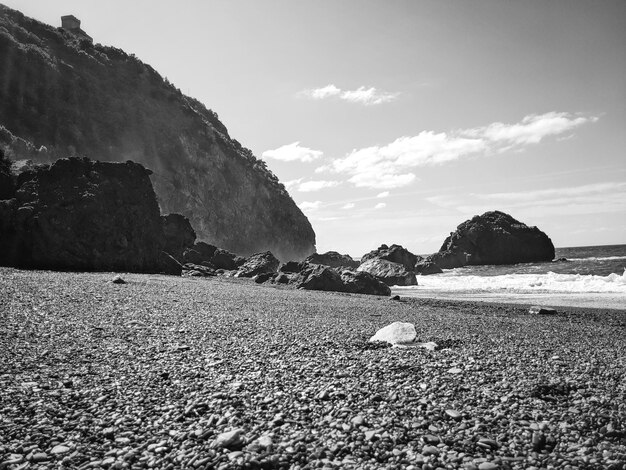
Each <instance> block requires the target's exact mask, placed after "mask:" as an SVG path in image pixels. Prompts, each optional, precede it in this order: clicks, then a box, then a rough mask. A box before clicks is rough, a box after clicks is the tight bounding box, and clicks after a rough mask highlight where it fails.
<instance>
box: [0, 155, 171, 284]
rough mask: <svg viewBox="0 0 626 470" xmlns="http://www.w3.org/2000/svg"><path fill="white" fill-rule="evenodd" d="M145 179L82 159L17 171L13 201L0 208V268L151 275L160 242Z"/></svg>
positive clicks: (133, 168)
mask: <svg viewBox="0 0 626 470" xmlns="http://www.w3.org/2000/svg"><path fill="white" fill-rule="evenodd" d="M150 173H151V172H150V171H149V170H147V169H146V168H144V167H143V166H141V165H139V164H137V163H133V162H126V163H111V162H96V161H92V160H89V159H87V158H69V159H61V160H58V161H56V162H55V163H53V164H52V165H41V166H38V167H34V168H30V169H27V170H25V171H24V172H22V173H21V174H19V175H18V176H17V184H16V191H15V197H14V198H12V199H9V200H4V201H0V240H2V243H1V244H0V265H5V266H16V267H23V268H40V269H61V270H66V269H67V270H79V271H92V270H96V271H103V270H107V271H135V272H154V271H158V270H159V266H160V263H159V259H160V256H161V253H162V249H163V245H164V238H163V229H162V225H161V216H160V213H159V206H158V204H157V200H156V196H155V194H154V190H153V189H152V184H151V182H150V178H149V175H150Z"/></svg>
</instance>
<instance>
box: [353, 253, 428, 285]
mask: <svg viewBox="0 0 626 470" xmlns="http://www.w3.org/2000/svg"><path fill="white" fill-rule="evenodd" d="M357 271H363V272H367V273H369V274H371V275H372V276H374V277H375V278H376V279H378V280H380V281H382V282H384V283H385V284H387V285H388V286H415V285H417V281H416V280H415V273H414V272H412V271H407V269H406V268H405V267H404V266H403V265H402V264H400V263H394V262H392V261H387V260H386V259H379V258H373V259H369V260H367V261H365V262H364V263H361V265H360V266H359V267H358V268H357Z"/></svg>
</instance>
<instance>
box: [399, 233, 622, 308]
mask: <svg viewBox="0 0 626 470" xmlns="http://www.w3.org/2000/svg"><path fill="white" fill-rule="evenodd" d="M417 283H418V285H417V286H410V287H400V286H394V287H393V288H392V295H395V294H398V295H401V296H408V297H429V298H440V299H447V300H455V299H456V300H472V301H484V302H497V303H516V304H532V305H543V306H552V307H558V306H561V307H562V306H571V307H594V308H609V309H619V310H626V245H604V246H579V247H569V248H557V249H556V256H555V260H554V261H552V262H542V263H520V264H514V265H498V266H466V267H462V268H455V269H447V270H444V272H443V273H442V274H435V275H430V276H417Z"/></svg>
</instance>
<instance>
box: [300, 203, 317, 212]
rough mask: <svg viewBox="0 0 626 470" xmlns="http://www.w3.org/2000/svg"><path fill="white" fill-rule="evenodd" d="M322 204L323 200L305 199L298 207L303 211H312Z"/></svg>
mask: <svg viewBox="0 0 626 470" xmlns="http://www.w3.org/2000/svg"><path fill="white" fill-rule="evenodd" d="M321 205H322V201H304V202H301V203H300V204H298V207H299V208H300V210H302V211H308V210H311V211H312V210H316V209H319V208H320V207H321Z"/></svg>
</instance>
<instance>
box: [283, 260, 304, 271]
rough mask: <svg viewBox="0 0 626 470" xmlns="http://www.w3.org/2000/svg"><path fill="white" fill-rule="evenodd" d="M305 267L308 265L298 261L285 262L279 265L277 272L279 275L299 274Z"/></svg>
mask: <svg viewBox="0 0 626 470" xmlns="http://www.w3.org/2000/svg"><path fill="white" fill-rule="evenodd" d="M307 266H308V264H307V263H305V262H301V263H300V262H298V261H287V262H286V263H283V264H281V265H280V267H279V268H278V270H279V271H280V272H281V273H299V272H300V271H302V270H303V269H304V268H306V267H307Z"/></svg>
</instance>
